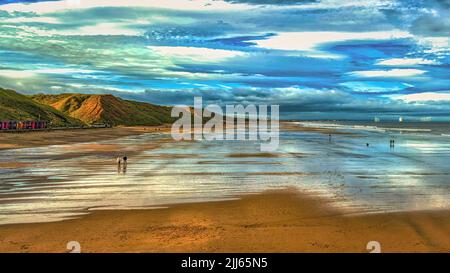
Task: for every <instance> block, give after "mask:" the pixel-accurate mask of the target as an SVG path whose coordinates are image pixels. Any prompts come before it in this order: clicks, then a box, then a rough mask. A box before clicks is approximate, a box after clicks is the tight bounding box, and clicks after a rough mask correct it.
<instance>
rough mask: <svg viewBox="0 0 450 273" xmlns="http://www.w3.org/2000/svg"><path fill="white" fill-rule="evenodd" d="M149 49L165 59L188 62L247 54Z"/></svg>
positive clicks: (173, 47) (188, 48) (154, 47)
mask: <svg viewBox="0 0 450 273" xmlns="http://www.w3.org/2000/svg"><path fill="white" fill-rule="evenodd" d="M148 48H149V49H151V50H153V51H154V52H156V53H157V54H160V55H163V56H165V57H169V58H175V59H177V60H178V61H188V62H195V61H197V62H215V61H222V60H224V59H227V58H232V57H236V56H243V55H244V54H245V53H243V52H240V51H235V50H223V49H211V48H204V47H185V46H148Z"/></svg>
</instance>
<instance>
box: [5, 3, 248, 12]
mask: <svg viewBox="0 0 450 273" xmlns="http://www.w3.org/2000/svg"><path fill="white" fill-rule="evenodd" d="M97 7H144V8H162V9H173V10H194V11H218V10H231V11H237V10H245V9H250V8H254V7H252V6H250V5H247V4H231V3H228V2H225V1H214V0H195V1H188V0H164V1H158V0H62V1H56V2H55V1H50V2H37V3H27V4H24V3H14V4H6V5H1V6H0V10H5V11H8V12H14V11H19V12H34V13H38V14H44V13H52V12H58V11H64V10H69V9H89V8H97Z"/></svg>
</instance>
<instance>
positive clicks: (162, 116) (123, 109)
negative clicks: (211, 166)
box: [31, 94, 174, 126]
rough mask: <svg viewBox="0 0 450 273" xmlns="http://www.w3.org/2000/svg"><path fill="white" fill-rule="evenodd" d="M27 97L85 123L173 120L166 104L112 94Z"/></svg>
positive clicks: (151, 122) (154, 123)
mask: <svg viewBox="0 0 450 273" xmlns="http://www.w3.org/2000/svg"><path fill="white" fill-rule="evenodd" d="M31 98H32V99H33V100H35V101H36V102H39V103H41V104H46V105H49V106H51V107H53V108H55V109H57V110H58V111H61V112H63V113H65V114H66V115H69V116H71V117H73V118H76V119H79V120H81V121H83V122H85V123H87V124H94V123H108V124H111V125H130V126H132V125H160V124H163V123H171V122H173V121H174V118H171V117H170V112H171V108H170V107H165V106H159V105H153V104H149V103H143V102H136V101H129V100H123V99H120V98H118V97H115V96H113V95H87V94H59V95H46V94H38V95H33V96H31Z"/></svg>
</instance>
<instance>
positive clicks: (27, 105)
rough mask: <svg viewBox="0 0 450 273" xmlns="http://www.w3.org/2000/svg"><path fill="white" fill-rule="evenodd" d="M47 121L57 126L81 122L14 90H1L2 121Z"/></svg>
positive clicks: (0, 118)
mask: <svg viewBox="0 0 450 273" xmlns="http://www.w3.org/2000/svg"><path fill="white" fill-rule="evenodd" d="M39 118H40V119H41V120H46V121H50V122H52V123H53V125H55V126H66V125H79V124H81V122H80V121H79V120H76V119H74V118H71V117H69V116H67V115H65V114H63V113H61V112H60V111H58V110H56V109H54V108H52V107H49V106H47V105H43V104H40V103H38V102H36V101H34V100H32V99H31V98H29V97H27V96H25V95H22V94H19V93H17V92H15V91H13V90H7V89H2V88H0V120H38V119H39Z"/></svg>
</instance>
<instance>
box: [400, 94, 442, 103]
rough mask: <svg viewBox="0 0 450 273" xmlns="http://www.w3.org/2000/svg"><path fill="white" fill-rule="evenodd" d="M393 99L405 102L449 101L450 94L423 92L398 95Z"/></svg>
mask: <svg viewBox="0 0 450 273" xmlns="http://www.w3.org/2000/svg"><path fill="white" fill-rule="evenodd" d="M393 98H394V99H398V100H402V101H405V102H423V101H450V93H437V92H425V93H416V94H409V95H399V96H394V97H393Z"/></svg>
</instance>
